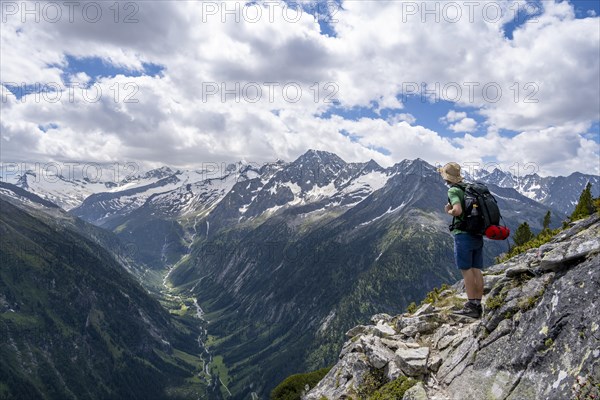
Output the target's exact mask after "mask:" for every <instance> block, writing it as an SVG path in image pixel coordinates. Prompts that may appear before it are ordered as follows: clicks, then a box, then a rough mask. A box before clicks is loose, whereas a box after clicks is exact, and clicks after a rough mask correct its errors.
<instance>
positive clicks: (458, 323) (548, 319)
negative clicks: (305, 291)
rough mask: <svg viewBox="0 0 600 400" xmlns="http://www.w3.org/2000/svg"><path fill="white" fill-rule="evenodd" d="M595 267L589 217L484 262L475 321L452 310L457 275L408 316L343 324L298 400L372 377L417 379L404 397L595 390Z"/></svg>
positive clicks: (599, 316) (597, 234)
mask: <svg viewBox="0 0 600 400" xmlns="http://www.w3.org/2000/svg"><path fill="white" fill-rule="evenodd" d="M599 266H600V216H597V215H596V216H593V217H590V218H588V219H585V220H582V221H578V222H577V223H575V224H573V226H571V227H570V228H569V229H567V230H565V231H563V232H561V233H560V234H558V235H557V236H556V237H555V238H554V239H553V240H552V241H550V242H549V243H547V244H545V245H543V246H541V247H540V248H537V249H532V250H530V251H528V252H526V253H523V254H520V255H518V256H516V257H514V258H512V259H510V260H508V261H506V262H504V263H501V264H497V265H494V266H492V267H490V268H488V269H486V270H485V271H484V282H485V289H484V292H485V295H484V315H483V318H482V319H481V320H473V319H470V318H466V317H460V316H456V315H454V314H452V313H451V311H452V309H453V308H456V307H460V306H461V305H462V303H463V302H464V301H465V300H466V294H465V293H464V287H463V286H462V281H459V282H458V283H457V284H455V285H454V286H452V287H450V288H448V289H446V290H443V291H441V292H437V291H434V292H432V294H431V296H429V300H430V301H431V303H429V302H427V303H424V304H423V305H422V306H421V307H420V308H419V309H418V310H417V311H415V312H414V313H412V314H410V313H405V314H402V315H398V316H395V317H392V316H390V315H387V314H378V315H375V316H373V317H372V319H371V322H372V324H371V325H360V326H356V327H354V328H352V329H351V330H349V331H348V332H347V334H346V336H347V337H348V338H349V340H348V341H347V342H346V343H345V344H344V345H343V348H342V350H341V352H340V355H339V361H338V363H337V364H336V365H335V366H334V367H333V368H332V369H331V370H330V371H329V373H328V374H327V375H326V376H325V377H324V378H323V379H322V380H321V382H319V383H318V384H317V385H316V386H315V387H314V388H312V390H310V391H308V393H306V394H305V395H304V396H303V399H304V400H313V399H314V400H323V399H324V398H326V399H329V400H333V399H358V398H366V397H367V396H365V388H366V387H367V386H369V387H373V384H372V382H373V377H374V376H379V384H380V385H383V384H385V383H386V382H390V381H394V380H396V379H398V378H401V377H403V376H404V377H410V378H412V379H415V380H417V382H418V383H417V384H416V385H414V386H413V387H412V388H411V389H410V390H408V391H406V393H405V394H404V396H403V399H405V400H408V399H422V400H457V399H477V400H482V399H494V400H495V399H502V400H504V399H506V400H509V399H515V400H516V399H519V400H522V399H568V398H576V399H584V398H585V399H588V398H590V399H591V398H598V396H599V393H600V330H599V321H600V309H599V307H598V306H599V305H600V290H598V289H599V288H600V268H599ZM593 396H595V397H593ZM378 398H380V399H381V398H387V397H378ZM397 398H399V399H400V398H401V397H397Z"/></svg>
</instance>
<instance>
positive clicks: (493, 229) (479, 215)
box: [450, 182, 510, 240]
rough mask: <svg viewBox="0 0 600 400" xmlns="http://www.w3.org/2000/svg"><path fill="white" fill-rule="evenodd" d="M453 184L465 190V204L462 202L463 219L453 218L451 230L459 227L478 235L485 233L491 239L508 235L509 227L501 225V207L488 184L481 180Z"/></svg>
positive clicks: (503, 237)
mask: <svg viewBox="0 0 600 400" xmlns="http://www.w3.org/2000/svg"><path fill="white" fill-rule="evenodd" d="M453 186H457V187H459V188H460V189H461V190H463V191H464V193H465V196H464V204H462V207H463V214H462V221H456V218H453V219H452V225H450V230H451V231H453V230H454V229H459V230H461V231H465V232H469V233H474V234H477V235H484V234H485V235H486V236H487V237H489V238H490V239H499V240H503V239H506V238H507V237H508V235H509V234H510V231H509V230H508V228H506V227H504V226H500V218H502V216H501V215H500V208H498V204H497V203H496V199H495V198H494V196H493V195H492V194H491V193H490V191H489V189H488V188H487V186H485V185H484V184H483V183H480V182H476V183H469V184H466V185H464V184H463V185H460V184H455V185H453ZM498 230H500V233H498ZM488 233H489V234H488Z"/></svg>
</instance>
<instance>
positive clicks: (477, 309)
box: [452, 301, 483, 318]
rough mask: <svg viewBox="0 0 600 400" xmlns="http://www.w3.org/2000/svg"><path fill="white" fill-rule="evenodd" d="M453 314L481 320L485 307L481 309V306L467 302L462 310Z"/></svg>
mask: <svg viewBox="0 0 600 400" xmlns="http://www.w3.org/2000/svg"><path fill="white" fill-rule="evenodd" d="M452 314H455V315H461V316H463V317H470V318H481V315H482V314H483V307H481V304H475V303H472V302H470V301H467V302H466V303H465V304H464V305H463V308H462V310H458V311H454V312H452Z"/></svg>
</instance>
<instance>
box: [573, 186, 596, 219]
mask: <svg viewBox="0 0 600 400" xmlns="http://www.w3.org/2000/svg"><path fill="white" fill-rule="evenodd" d="M593 212H594V203H593V201H592V184H591V183H590V182H588V184H587V185H585V189H583V192H581V195H580V196H579V201H578V202H577V205H576V206H575V210H574V211H573V214H571V217H570V220H571V221H576V220H578V219H581V218H585V217H587V216H588V215H591V214H592V213H593Z"/></svg>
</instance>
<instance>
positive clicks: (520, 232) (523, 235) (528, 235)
mask: <svg viewBox="0 0 600 400" xmlns="http://www.w3.org/2000/svg"><path fill="white" fill-rule="evenodd" d="M533 237H534V236H533V233H532V232H531V228H530V227H529V224H528V223H527V222H523V223H522V224H521V225H519V227H518V228H517V231H516V232H515V236H514V237H513V240H514V241H515V245H516V246H521V245H523V244H525V243H527V242H529V241H530V240H531V239H533Z"/></svg>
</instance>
